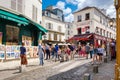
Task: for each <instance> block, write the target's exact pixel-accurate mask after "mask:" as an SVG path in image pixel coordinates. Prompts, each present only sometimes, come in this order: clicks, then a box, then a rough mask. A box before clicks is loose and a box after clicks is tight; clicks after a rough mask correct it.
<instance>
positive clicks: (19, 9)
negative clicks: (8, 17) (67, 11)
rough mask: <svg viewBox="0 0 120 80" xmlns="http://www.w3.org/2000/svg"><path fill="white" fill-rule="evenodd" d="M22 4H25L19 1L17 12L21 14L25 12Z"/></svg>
mask: <svg viewBox="0 0 120 80" xmlns="http://www.w3.org/2000/svg"><path fill="white" fill-rule="evenodd" d="M22 4H23V3H22V0H18V5H17V10H18V11H19V12H21V13H22V12H23V11H22Z"/></svg>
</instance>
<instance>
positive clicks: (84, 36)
mask: <svg viewBox="0 0 120 80" xmlns="http://www.w3.org/2000/svg"><path fill="white" fill-rule="evenodd" d="M91 36H92V34H83V35H75V36H73V37H72V38H70V39H68V41H72V40H77V41H79V40H90V37H91Z"/></svg>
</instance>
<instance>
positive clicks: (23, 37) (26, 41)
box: [22, 36, 32, 46]
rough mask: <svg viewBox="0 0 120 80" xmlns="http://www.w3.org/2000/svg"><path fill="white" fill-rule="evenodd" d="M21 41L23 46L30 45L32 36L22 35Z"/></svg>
mask: <svg viewBox="0 0 120 80" xmlns="http://www.w3.org/2000/svg"><path fill="white" fill-rule="evenodd" d="M22 42H24V43H25V46H31V44H32V38H31V37H28V36H22Z"/></svg>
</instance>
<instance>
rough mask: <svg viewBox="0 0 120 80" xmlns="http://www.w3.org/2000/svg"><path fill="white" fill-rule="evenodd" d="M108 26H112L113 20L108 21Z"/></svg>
mask: <svg viewBox="0 0 120 80" xmlns="http://www.w3.org/2000/svg"><path fill="white" fill-rule="evenodd" d="M109 25H110V27H112V26H113V20H112V19H110V21H109Z"/></svg>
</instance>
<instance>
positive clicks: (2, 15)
mask: <svg viewBox="0 0 120 80" xmlns="http://www.w3.org/2000/svg"><path fill="white" fill-rule="evenodd" d="M0 18H3V19H7V20H10V21H14V22H17V23H20V24H25V25H28V24H29V21H28V20H27V19H26V18H24V17H21V16H19V15H16V14H14V13H11V12H8V11H5V10H2V9H0Z"/></svg>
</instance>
